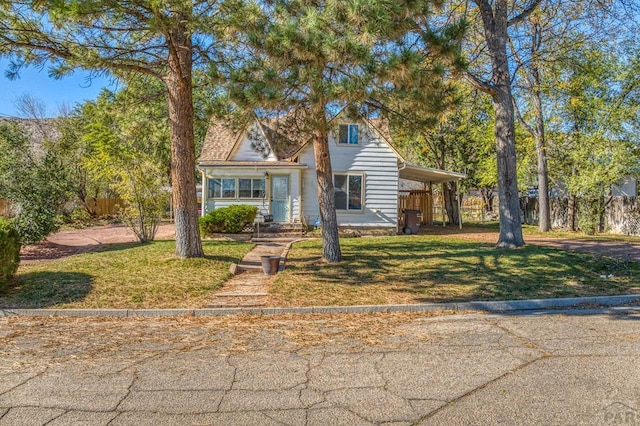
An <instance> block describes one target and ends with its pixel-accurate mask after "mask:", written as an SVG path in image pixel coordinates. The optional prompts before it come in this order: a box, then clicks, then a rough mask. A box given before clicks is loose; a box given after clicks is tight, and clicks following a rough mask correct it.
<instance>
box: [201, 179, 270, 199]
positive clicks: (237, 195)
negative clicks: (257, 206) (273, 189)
mask: <svg viewBox="0 0 640 426" xmlns="http://www.w3.org/2000/svg"><path fill="white" fill-rule="evenodd" d="M240 179H248V180H250V181H251V197H241V196H240ZM216 180H219V181H220V196H215V191H214V192H213V193H212V191H210V187H211V183H210V182H211V181H216ZM223 180H233V181H234V188H235V191H234V196H233V197H224V196H223V192H222V188H223V183H222V181H223ZM254 180H262V181H263V182H264V189H263V191H264V196H263V197H253V192H254V189H253V181H254ZM267 196H268V192H267V179H266V178H264V177H259V176H240V177H238V176H234V177H223V176H219V177H208V178H207V199H208V200H264V199H266V198H267Z"/></svg>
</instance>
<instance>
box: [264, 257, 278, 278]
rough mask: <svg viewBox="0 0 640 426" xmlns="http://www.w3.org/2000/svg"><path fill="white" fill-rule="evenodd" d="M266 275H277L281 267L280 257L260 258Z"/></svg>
mask: <svg viewBox="0 0 640 426" xmlns="http://www.w3.org/2000/svg"><path fill="white" fill-rule="evenodd" d="M260 261H261V262H262V270H263V271H264V274H265V275H275V274H277V273H278V268H279V267H280V256H260Z"/></svg>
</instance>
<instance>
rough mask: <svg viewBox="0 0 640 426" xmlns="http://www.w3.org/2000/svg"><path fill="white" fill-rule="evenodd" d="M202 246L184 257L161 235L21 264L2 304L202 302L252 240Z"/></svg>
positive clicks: (139, 305) (69, 305)
mask: <svg viewBox="0 0 640 426" xmlns="http://www.w3.org/2000/svg"><path fill="white" fill-rule="evenodd" d="M203 247H204V251H205V255H206V257H204V258H200V259H187V260H179V259H177V258H176V257H175V256H174V252H175V241H156V242H152V243H147V244H128V245H119V246H112V247H109V248H107V249H105V250H102V251H96V252H92V253H86V254H79V255H75V256H70V257H67V258H63V259H58V260H51V261H46V262H39V263H32V264H25V265H21V266H20V268H19V269H18V274H17V276H16V279H17V281H16V283H14V285H13V286H12V287H11V288H10V289H9V290H8V291H7V292H6V293H0V307H1V308H114V309H120V308H122V309H124V308H127V309H133V308H138V309H139V308H201V307H204V306H206V302H207V301H208V300H209V298H210V297H211V292H212V291H213V290H215V289H217V288H219V287H220V286H221V285H222V283H223V282H224V281H225V280H226V279H227V278H228V277H229V265H230V263H231V262H234V263H237V262H239V261H240V259H242V257H243V256H244V255H245V253H247V252H248V251H249V250H251V248H252V247H253V244H250V243H236V242H227V241H225V242H219V241H205V242H203Z"/></svg>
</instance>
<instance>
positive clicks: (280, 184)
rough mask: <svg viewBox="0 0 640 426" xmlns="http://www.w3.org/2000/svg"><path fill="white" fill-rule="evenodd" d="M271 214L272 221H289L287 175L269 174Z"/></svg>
mask: <svg viewBox="0 0 640 426" xmlns="http://www.w3.org/2000/svg"><path fill="white" fill-rule="evenodd" d="M271 214H272V215H273V221H274V222H289V176H280V175H271Z"/></svg>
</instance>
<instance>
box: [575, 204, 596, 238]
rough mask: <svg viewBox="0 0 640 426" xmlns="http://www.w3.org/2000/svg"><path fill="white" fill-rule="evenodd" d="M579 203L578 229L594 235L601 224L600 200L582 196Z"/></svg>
mask: <svg viewBox="0 0 640 426" xmlns="http://www.w3.org/2000/svg"><path fill="white" fill-rule="evenodd" d="M578 204H579V209H578V211H579V214H578V229H580V231H582V232H584V233H585V234H587V235H594V234H595V233H596V231H597V230H598V225H599V224H600V209H599V208H598V200H593V199H584V198H582V199H580V201H579V203H578Z"/></svg>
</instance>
